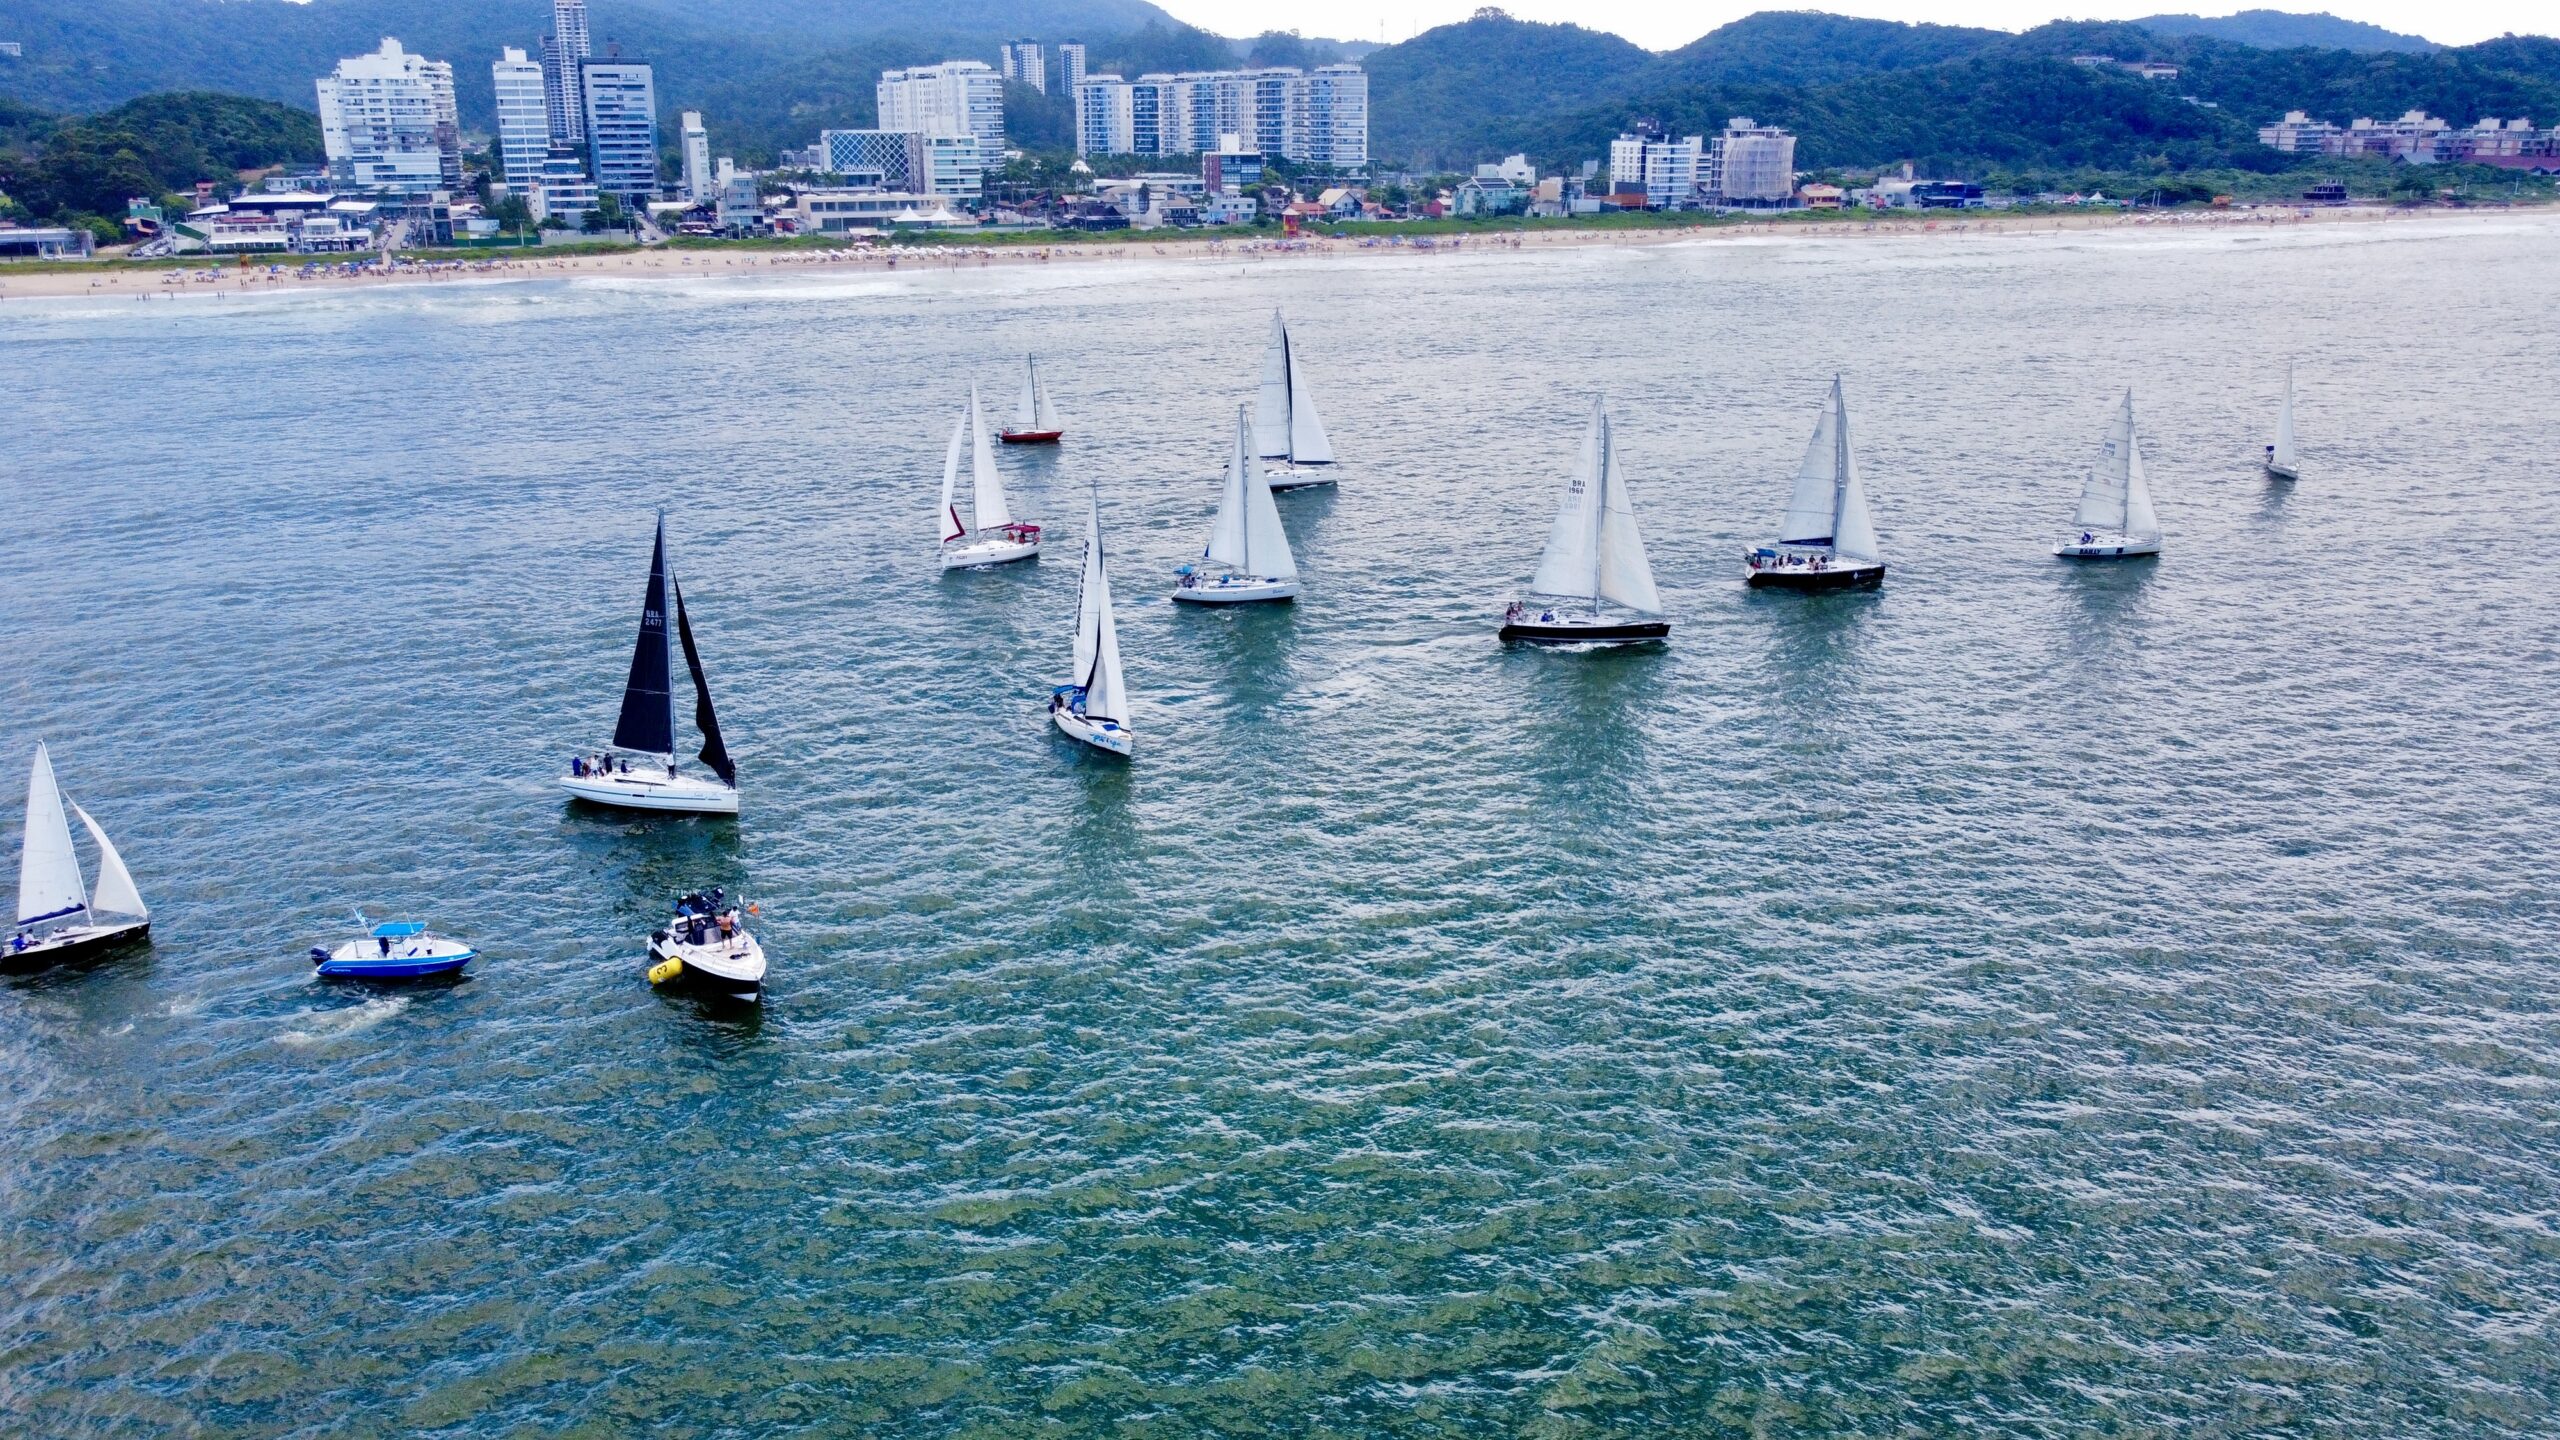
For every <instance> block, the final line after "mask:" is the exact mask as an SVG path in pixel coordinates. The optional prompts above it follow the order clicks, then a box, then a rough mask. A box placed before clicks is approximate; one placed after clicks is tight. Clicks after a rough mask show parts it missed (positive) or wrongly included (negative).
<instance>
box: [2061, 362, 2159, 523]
mask: <svg viewBox="0 0 2560 1440" xmlns="http://www.w3.org/2000/svg"><path fill="white" fill-rule="evenodd" d="M2071 523H2072V524H2074V525H2076V526H2078V527H2079V533H2077V534H2075V535H2073V536H2072V537H2071V538H2069V539H2067V540H2065V541H2063V542H2062V543H2061V544H2059V545H2056V546H2054V547H2053V553H2054V554H2056V555H2059V556H2061V557H2062V558H2064V559H2066V560H2127V559H2132V558H2135V557H2138V556H2143V555H2157V554H2159V553H2160V517H2159V516H2157V515H2155V514H2153V513H2152V509H2151V486H2150V485H2149V483H2148V482H2146V481H2145V480H2144V478H2143V474H2142V442H2141V439H2140V438H2139V437H2138V436H2137V435H2136V434H2135V433H2134V428H2133V392H2132V391H2131V390H2127V391H2125V392H2124V403H2123V404H2122V405H2119V406H2118V407H2116V413H2115V418H2114V419H2113V420H2111V421H2109V422H2108V424H2107V433H2106V436H2105V438H2104V439H2102V440H2100V441H2099V442H2098V458H2097V459H2095V460H2093V461H2091V462H2089V477H2088V479H2086V480H2084V481H2082V482H2081V485H2080V512H2079V514H2077V515H2076V516H2074V517H2073V518H2072V522H2071Z"/></svg>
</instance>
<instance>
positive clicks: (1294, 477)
mask: <svg viewBox="0 0 2560 1440" xmlns="http://www.w3.org/2000/svg"><path fill="white" fill-rule="evenodd" d="M1262 478H1263V479H1264V480H1266V481H1268V482H1270V485H1271V493H1272V494H1274V495H1277V494H1279V493H1280V492H1281V491H1283V490H1313V489H1315V488H1317V487H1318V486H1323V485H1331V484H1333V483H1334V475H1333V467H1332V466H1330V465H1327V466H1324V467H1321V468H1312V467H1304V466H1298V465H1265V466H1264V467H1262Z"/></svg>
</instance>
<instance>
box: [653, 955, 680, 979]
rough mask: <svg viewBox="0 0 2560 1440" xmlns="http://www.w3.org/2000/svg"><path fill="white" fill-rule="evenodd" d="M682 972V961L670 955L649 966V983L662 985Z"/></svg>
mask: <svg viewBox="0 0 2560 1440" xmlns="http://www.w3.org/2000/svg"><path fill="white" fill-rule="evenodd" d="M683 973H684V962H683V961H682V960H678V959H675V958H674V957H672V956H670V957H669V958H667V959H664V960H661V961H659V962H658V963H657V964H655V965H652V966H650V967H649V983H650V984H652V985H664V984H666V983H667V982H668V981H670V980H673V979H674V978H676V977H677V976H678V975H681V974H683Z"/></svg>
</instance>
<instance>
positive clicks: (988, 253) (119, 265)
mask: <svg viewBox="0 0 2560 1440" xmlns="http://www.w3.org/2000/svg"><path fill="white" fill-rule="evenodd" d="M2524 208H2525V209H2527V210H2530V211H2534V212H2537V213H2538V212H2540V211H2541V210H2544V209H2546V208H2547V207H2540V206H2534V207H2524ZM1800 213H1801V212H1799V214H1800ZM2516 213H2518V212H2517V211H2516V210H2513V209H2495V210H2491V209H2459V210H2454V209H2438V208H2425V209H2398V208H2370V207H2350V208H2344V209H2313V208H2309V207H2299V208H2298V207H2293V206H2266V207H2259V208H2255V209H2248V210H2223V211H2212V210H2204V211H2166V212H2155V213H2148V214H2146V213H2138V212H2137V213H2126V212H2105V213H2086V212H2084V213H2068V212H2065V213H2059V214H2052V213H2040V214H2033V215H2019V214H2014V213H2010V212H2001V211H1979V210H1976V211H1941V212H1921V213H1914V214H1911V215H1908V216H1907V217H1906V216H1903V215H1894V216H1890V217H1883V216H1879V217H1874V218H1867V217H1860V218H1856V219H1843V220H1836V221H1835V220H1811V219H1804V218H1792V217H1791V218H1788V219H1768V220H1744V221H1741V222H1739V223H1736V222H1733V221H1725V222H1722V223H1717V224H1706V225H1691V226H1675V225H1663V226H1648V227H1644V228H1617V227H1613V228H1601V227H1593V228H1589V229H1575V228H1569V227H1556V228H1540V229H1522V230H1479V231H1470V232H1461V233H1456V234H1447V233H1443V234H1421V235H1412V236H1405V235H1400V234H1397V233H1396V232H1395V231H1393V230H1392V229H1391V228H1387V227H1381V228H1380V229H1379V230H1377V231H1370V232H1365V233H1361V234H1357V235H1351V236H1345V237H1341V238H1335V237H1332V236H1327V235H1308V236H1305V237H1302V238H1301V239H1298V240H1287V239H1283V238H1282V237H1279V236H1274V235H1264V234H1261V233H1259V232H1254V233H1252V234H1251V235H1250V238H1233V239H1231V238H1228V237H1226V236H1222V235H1219V234H1216V233H1214V232H1208V233H1204V232H1200V231H1184V232H1179V233H1178V234H1174V235H1168V236H1166V237H1164V238H1161V239H1157V238H1140V237H1139V234H1138V232H1127V231H1124V232H1119V234H1121V235H1126V236H1129V237H1130V238H1127V239H1115V240H1113V241H1111V242H1108V243H1098V242H1078V243H1069V244H1055V245H1034V244H1018V243H1017V244H996V245H970V244H954V245H914V244H907V245H880V246H868V247H859V248H855V247H850V246H847V247H837V248H823V247H818V246H814V245H808V244H802V245H796V246H790V247H783V246H764V247H750V246H744V245H742V246H740V247H739V248H738V249H736V250H724V249H720V248H715V247H710V246H701V247H694V246H688V247H684V248H676V247H673V246H651V247H647V248H639V247H635V248H632V249H628V250H620V251H614V252H611V253H607V254H600V255H599V254H581V255H565V256H559V257H556V258H551V259H544V258H541V254H540V252H539V251H535V252H533V253H532V254H531V255H525V254H523V252H518V251H508V252H505V254H504V256H503V257H501V256H491V257H489V258H486V259H478V258H474V259H444V258H439V259H436V260H432V261H425V262H418V263H413V264H405V265H400V266H397V267H395V268H392V269H389V270H382V271H372V272H367V273H363V274H345V273H320V274H312V275H302V274H298V273H296V271H297V270H298V268H299V267H300V266H301V265H303V264H304V263H306V262H309V263H321V264H327V265H332V266H334V265H337V264H341V263H344V262H345V261H346V260H348V259H350V258H353V257H347V256H287V255H271V256H266V257H252V258H251V259H250V263H249V264H248V265H246V266H241V265H219V266H208V265H204V264H202V263H195V264H191V265H186V266H174V265H163V264H160V263H156V262H133V261H120V260H107V261H100V262H94V263H96V264H97V265H98V266H99V268H98V269H94V270H93V269H86V268H83V269H59V270H44V271H26V272H20V271H14V270H12V269H11V268H10V267H9V266H7V265H5V264H0V304H5V303H6V302H8V301H11V300H35V299H70V298H80V297H87V298H91V299H109V298H111V299H119V300H121V299H124V298H126V297H128V296H130V297H132V298H134V299H137V300H152V299H160V298H166V299H171V300H175V299H177V298H179V297H181V296H189V295H195V296H202V295H234V294H256V295H272V294H290V293H294V292H298V291H314V290H335V289H341V288H344V287H347V286H364V285H415V284H434V283H444V282H454V281H463V282H467V281H496V280H538V279H553V278H562V277H578V276H587V277H597V276H613V277H636V278H643V279H651V278H654V279H688V278H699V277H701V276H705V275H724V274H725V275H732V276H747V275H756V274H775V273H789V274H805V273H810V272H817V273H846V274H894V273H896V272H898V271H900V270H906V271H909V272H915V271H935V272H946V271H954V270H966V269H981V268H991V267H994V266H998V265H1054V264H1097V263H1112V262H1119V261H1128V260H1149V261H1155V260H1194V261H1219V262H1232V261H1236V260H1269V261H1294V260H1307V259H1321V258H1326V257H1333V256H1342V255H1355V254H1385V255H1401V256H1407V257H1411V258H1414V259H1417V260H1421V259H1430V258H1436V257H1439V256H1442V255H1453V254H1454V255H1467V254H1480V253H1483V252H1486V251H1519V250H1552V249H1559V248H1582V247H1589V246H1622V247H1639V246H1660V245H1676V244H1692V243H1698V242H1713V241H1722V240H1745V239H1750V240H1761V239H1772V238H1775V239H1783V240H1799V239H1801V240H1841V239H1894V238H1912V237H1923V236H1935V237H1947V236H1957V235H1980V236H1989V237H2006V238H2027V237H2033V236H2037V235H2057V234H2072V233H2107V232H2114V231H2152V230H2163V231H2194V230H2215V231H2228V230H2235V229H2236V230H2247V229H2269V230H2273V229H2285V228H2290V227H2293V226H2298V225H2338V224H2362V225H2377V224H2388V223H2392V222H2395V221H2405V220H2420V219H2456V218H2464V219H2486V218H2492V217H2497V218H2504V217H2508V216H2512V215H2514V214H2516ZM367 258H371V257H370V256H369V255H368V257H367ZM270 266H273V267H277V268H276V269H273V270H271V269H270V268H269V267H270Z"/></svg>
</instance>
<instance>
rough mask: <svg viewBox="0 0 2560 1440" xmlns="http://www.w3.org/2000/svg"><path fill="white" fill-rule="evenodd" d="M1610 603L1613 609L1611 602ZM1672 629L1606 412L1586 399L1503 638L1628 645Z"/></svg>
mask: <svg viewBox="0 0 2560 1440" xmlns="http://www.w3.org/2000/svg"><path fill="white" fill-rule="evenodd" d="M1611 607H1615V608H1611ZM1670 633H1671V622H1670V621H1668V620H1666V619H1664V618H1663V616H1662V597H1661V595H1659V594H1658V593H1656V592H1655V590H1654V588H1653V566H1652V564H1651V563H1650V562H1648V561H1647V560H1646V559H1645V555H1644V540H1643V537H1641V536H1639V535H1638V534H1637V533H1636V514H1635V509H1634V506H1633V505H1632V504H1631V503H1630V501H1629V500H1628V497H1627V484H1626V474H1625V472H1623V471H1622V470H1620V469H1619V468H1618V457H1617V447H1616V445H1615V443H1614V442H1613V441H1612V439H1611V437H1610V433H1609V412H1608V411H1607V410H1606V409H1605V408H1603V406H1602V405H1601V403H1600V400H1599V398H1598V397H1596V396H1595V397H1593V399H1592V401H1591V423H1590V425H1589V426H1587V427H1586V428H1585V429H1584V430H1583V433H1582V453H1581V455H1580V456H1579V457H1578V458H1577V459H1576V460H1575V462H1574V467H1573V478H1571V479H1570V480H1567V481H1566V482H1565V487H1564V503H1563V504H1562V505H1560V506H1558V507H1557V508H1556V523H1555V528H1553V529H1552V530H1549V531H1548V532H1547V548H1546V553H1544V554H1542V555H1540V556H1539V557H1538V573H1537V574H1535V575H1532V576H1530V577H1529V593H1528V595H1527V596H1526V597H1523V598H1521V599H1518V600H1514V601H1512V602H1511V608H1510V609H1509V610H1507V611H1505V612H1504V613H1503V616H1502V638H1503V639H1505V640H1531V641H1540V642H1545V643H1550V644H1552V643H1557V642H1565V643H1578V644H1602V645H1629V644H1635V643H1638V642H1641V641H1646V640H1660V639H1662V638H1663V637H1665V636H1667V635H1669V634H1670Z"/></svg>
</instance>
